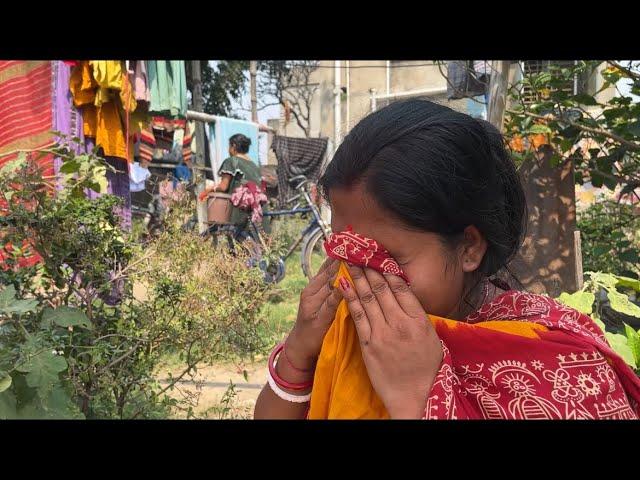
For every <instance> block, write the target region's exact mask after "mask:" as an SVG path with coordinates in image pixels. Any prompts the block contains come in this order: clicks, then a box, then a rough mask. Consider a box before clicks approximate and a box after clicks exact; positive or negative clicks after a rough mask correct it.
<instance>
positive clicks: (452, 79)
mask: <svg viewBox="0 0 640 480" xmlns="http://www.w3.org/2000/svg"><path fill="white" fill-rule="evenodd" d="M486 89H487V84H486V83H484V82H482V81H480V80H479V79H478V78H477V77H476V75H475V71H474V69H473V61H467V60H454V61H450V62H447V98H448V99H449V100H458V99H460V98H465V97H475V96H477V95H484V93H485V91H486Z"/></svg>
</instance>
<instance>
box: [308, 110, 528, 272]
mask: <svg viewBox="0 0 640 480" xmlns="http://www.w3.org/2000/svg"><path fill="white" fill-rule="evenodd" d="M359 182H362V184H363V185H364V187H365V189H366V191H367V192H368V193H369V194H370V195H371V196H372V197H373V198H374V199H375V200H376V202H377V203H378V204H379V205H381V206H382V207H383V208H385V209H387V210H388V211H390V212H392V213H393V214H395V216H397V217H398V218H399V219H400V220H401V221H402V222H403V223H404V224H406V225H407V226H408V227H410V228H414V229H417V230H422V231H428V232H433V233H437V234H440V235H441V237H442V238H443V240H445V243H446V244H447V245H450V246H455V245H457V243H458V241H459V240H460V239H461V234H462V233H463V230H464V229H465V228H466V227H467V226H469V225H475V227H476V228H478V230H480V232H481V233H482V235H483V236H484V238H485V239H486V240H487V243H488V248H487V252H486V254H485V256H484V259H483V261H482V263H481V265H480V267H479V269H478V273H481V274H484V275H486V276H492V275H494V274H496V273H497V272H498V271H500V270H501V269H502V268H503V267H505V266H506V265H507V263H508V262H509V261H510V260H511V259H512V258H513V256H514V255H515V254H516V252H517V251H518V249H519V247H520V245H521V243H522V239H523V236H524V230H525V218H526V201H525V196H524V191H523V189H522V185H521V184H520V180H519V178H518V175H517V172H516V169H515V165H514V163H513V161H512V159H511V157H510V155H509V153H508V152H507V150H506V148H505V144H504V140H503V138H502V135H501V134H500V132H499V131H498V130H497V129H496V128H495V127H494V126H493V125H491V124H490V123H489V122H486V121H484V120H476V119H474V118H472V117H470V116H469V115H465V114H463V113H460V112H456V111H454V110H452V109H450V108H448V107H445V106H443V105H438V104H436V103H433V102H429V101H426V100H408V101H403V102H396V103H392V104H391V105H389V106H387V107H385V108H383V109H381V110H378V111H376V112H374V113H371V114H370V115H368V116H367V117H365V118H364V119H362V120H361V121H360V122H359V123H358V124H357V125H356V126H355V127H354V128H353V129H352V130H351V132H349V134H348V135H347V136H346V137H345V139H344V141H343V142H342V144H341V145H340V147H339V148H338V150H337V151H336V153H335V155H334V157H333V159H332V160H331V163H329V165H328V166H327V169H326V171H325V173H324V175H323V176H322V178H321V179H320V182H319V184H320V186H321V188H322V190H323V193H324V195H325V196H327V195H328V193H329V191H330V190H331V189H332V188H335V187H348V186H351V185H354V184H356V183H359Z"/></svg>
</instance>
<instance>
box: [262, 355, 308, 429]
mask: <svg viewBox="0 0 640 480" xmlns="http://www.w3.org/2000/svg"><path fill="white" fill-rule="evenodd" d="M280 355H281V357H280V360H279V361H278V363H277V364H276V367H275V369H276V373H277V374H278V376H279V377H281V378H282V379H284V380H286V381H288V382H291V383H306V382H309V381H311V380H313V376H314V371H313V370H312V369H311V370H309V371H308V372H302V371H300V370H296V369H295V368H293V367H292V366H291V364H290V363H288V361H287V360H286V359H284V358H283V357H282V354H280ZM294 358H295V357H294ZM296 360H297V359H296ZM296 360H294V364H296V366H298V365H301V366H302V363H301V362H296ZM302 368H305V369H306V366H304V367H302ZM283 390H284V391H285V392H287V393H290V394H292V395H307V394H309V393H310V392H311V388H308V389H306V390H297V391H294V390H289V389H286V388H283ZM308 409H309V402H304V403H294V402H289V401H287V400H283V399H281V398H280V397H278V396H277V395H276V394H275V393H274V391H273V390H272V389H271V387H270V386H269V384H266V385H265V386H264V387H263V388H262V391H261V392H260V395H259V396H258V400H257V401H256V407H255V410H254V418H255V419H303V418H305V416H306V413H307V410H308Z"/></svg>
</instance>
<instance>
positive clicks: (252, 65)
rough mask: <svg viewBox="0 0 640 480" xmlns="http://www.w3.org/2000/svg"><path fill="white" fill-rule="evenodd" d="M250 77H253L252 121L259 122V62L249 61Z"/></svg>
mask: <svg viewBox="0 0 640 480" xmlns="http://www.w3.org/2000/svg"><path fill="white" fill-rule="evenodd" d="M249 77H250V79H251V121H252V122H255V123H258V93H257V91H258V88H257V85H256V78H257V77H258V62H257V61H255V60H251V61H250V62H249Z"/></svg>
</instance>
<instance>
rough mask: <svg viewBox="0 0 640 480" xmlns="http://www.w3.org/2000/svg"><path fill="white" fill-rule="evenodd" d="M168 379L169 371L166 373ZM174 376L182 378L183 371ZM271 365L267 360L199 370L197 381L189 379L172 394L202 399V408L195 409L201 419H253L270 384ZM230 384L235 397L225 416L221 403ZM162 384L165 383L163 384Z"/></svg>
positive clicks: (184, 416)
mask: <svg viewBox="0 0 640 480" xmlns="http://www.w3.org/2000/svg"><path fill="white" fill-rule="evenodd" d="M243 370H246V372H247V379H245V377H244V375H243ZM163 373H165V375H164V376H161V378H167V376H166V370H165V371H164V372H163ZM171 373H172V375H174V376H175V375H178V374H179V373H180V372H179V371H172V372H171ZM266 379H267V362H266V358H265V359H263V360H257V361H256V362H255V363H253V364H245V365H233V364H215V365H204V366H202V367H200V368H198V371H197V373H196V374H195V376H194V379H193V380H191V379H186V377H185V379H184V380H183V381H181V382H180V383H179V384H178V387H177V388H176V389H175V390H174V391H173V392H172V393H171V395H172V396H174V397H176V398H181V397H182V396H185V395H187V396H191V395H198V396H199V398H198V406H197V407H196V408H194V413H195V416H196V417H197V418H202V419H220V418H243V419H244V418H246V419H250V418H253V408H254V406H255V404H256V399H257V398H258V394H259V393H260V390H261V389H262V387H263V386H264V384H265V383H266ZM229 382H233V384H234V386H235V395H233V396H232V398H231V401H230V402H229V404H228V405H227V406H228V407H229V411H228V412H226V413H223V412H221V408H222V407H223V405H222V404H221V401H222V399H223V396H224V395H225V393H226V392H227V390H228V388H229ZM161 383H163V382H162V381H161ZM175 418H186V414H183V413H180V412H179V413H177V414H176V415H175Z"/></svg>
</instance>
